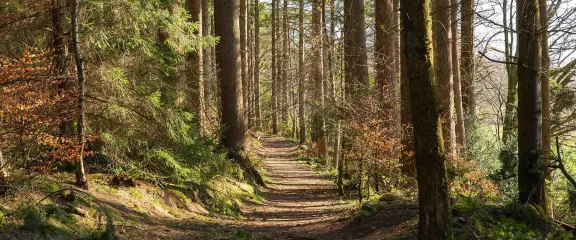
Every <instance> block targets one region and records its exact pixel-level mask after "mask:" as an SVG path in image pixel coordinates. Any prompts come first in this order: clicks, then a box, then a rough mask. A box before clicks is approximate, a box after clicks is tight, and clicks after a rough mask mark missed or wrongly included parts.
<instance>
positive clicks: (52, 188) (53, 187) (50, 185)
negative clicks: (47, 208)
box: [44, 183, 60, 193]
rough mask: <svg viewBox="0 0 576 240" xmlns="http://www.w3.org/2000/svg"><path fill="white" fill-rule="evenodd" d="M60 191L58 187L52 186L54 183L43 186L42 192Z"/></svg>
mask: <svg viewBox="0 0 576 240" xmlns="http://www.w3.org/2000/svg"><path fill="white" fill-rule="evenodd" d="M59 189H60V187H58V185H56V184H54V183H46V184H44V192H46V193H53V192H56V191H58V190H59Z"/></svg>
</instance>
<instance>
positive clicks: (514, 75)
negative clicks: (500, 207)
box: [501, 0, 518, 170]
mask: <svg viewBox="0 0 576 240" xmlns="http://www.w3.org/2000/svg"><path fill="white" fill-rule="evenodd" d="M502 6H503V8H502V13H503V14H502V18H503V19H502V24H503V25H504V26H506V27H505V28H504V55H505V56H504V59H505V60H506V62H507V63H512V62H515V60H514V59H513V58H512V57H511V55H512V53H511V52H512V50H511V49H510V48H511V45H512V41H510V40H509V30H508V20H509V19H508V1H507V0H504V1H503V3H502ZM511 21H512V20H510V22H511ZM517 53H518V52H516V54H517ZM506 73H507V74H506V75H507V77H508V79H507V80H508V90H507V91H506V103H505V104H506V105H505V110H504V123H503V128H502V141H503V142H504V144H505V145H509V144H510V141H512V140H513V139H512V132H513V131H514V128H515V127H514V123H515V120H516V111H515V110H516V106H515V104H516V97H517V93H518V68H517V66H516V65H514V64H506ZM501 157H502V156H501ZM509 170H512V169H509Z"/></svg>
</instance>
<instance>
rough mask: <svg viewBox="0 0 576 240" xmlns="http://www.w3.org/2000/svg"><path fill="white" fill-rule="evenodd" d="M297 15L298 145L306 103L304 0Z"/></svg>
mask: <svg viewBox="0 0 576 240" xmlns="http://www.w3.org/2000/svg"><path fill="white" fill-rule="evenodd" d="M299 1H300V2H299V4H300V7H299V14H298V29H299V31H300V32H299V37H298V118H299V122H300V133H299V139H300V144H304V143H305V142H306V119H305V111H306V109H305V107H306V105H305V103H306V99H305V96H306V93H305V92H306V87H305V77H306V73H305V64H304V0H299Z"/></svg>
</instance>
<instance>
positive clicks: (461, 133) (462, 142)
mask: <svg viewBox="0 0 576 240" xmlns="http://www.w3.org/2000/svg"><path fill="white" fill-rule="evenodd" d="M451 4H452V6H451V11H450V21H451V24H450V28H451V31H452V46H451V47H452V71H453V72H452V76H453V81H454V108H455V109H456V143H457V150H458V152H459V153H462V152H463V151H464V150H465V149H466V129H464V109H463V107H462V79H461V78H460V64H459V61H460V52H459V51H458V24H457V22H458V1H457V0H452V1H451Z"/></svg>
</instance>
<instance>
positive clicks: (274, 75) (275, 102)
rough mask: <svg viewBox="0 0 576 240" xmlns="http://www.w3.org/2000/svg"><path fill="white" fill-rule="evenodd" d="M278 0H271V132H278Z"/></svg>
mask: <svg viewBox="0 0 576 240" xmlns="http://www.w3.org/2000/svg"><path fill="white" fill-rule="evenodd" d="M277 1H280V0H272V4H271V6H272V19H271V20H272V69H271V71H272V100H271V103H272V109H271V111H272V133H273V134H277V133H278V72H277V71H276V70H277V69H278V67H277V66H276V65H277V62H276V61H277V59H276V58H277V55H278V53H277V49H278V48H277V47H276V44H277V43H276V31H277V25H276V14H278V13H277V9H276V2H277Z"/></svg>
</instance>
